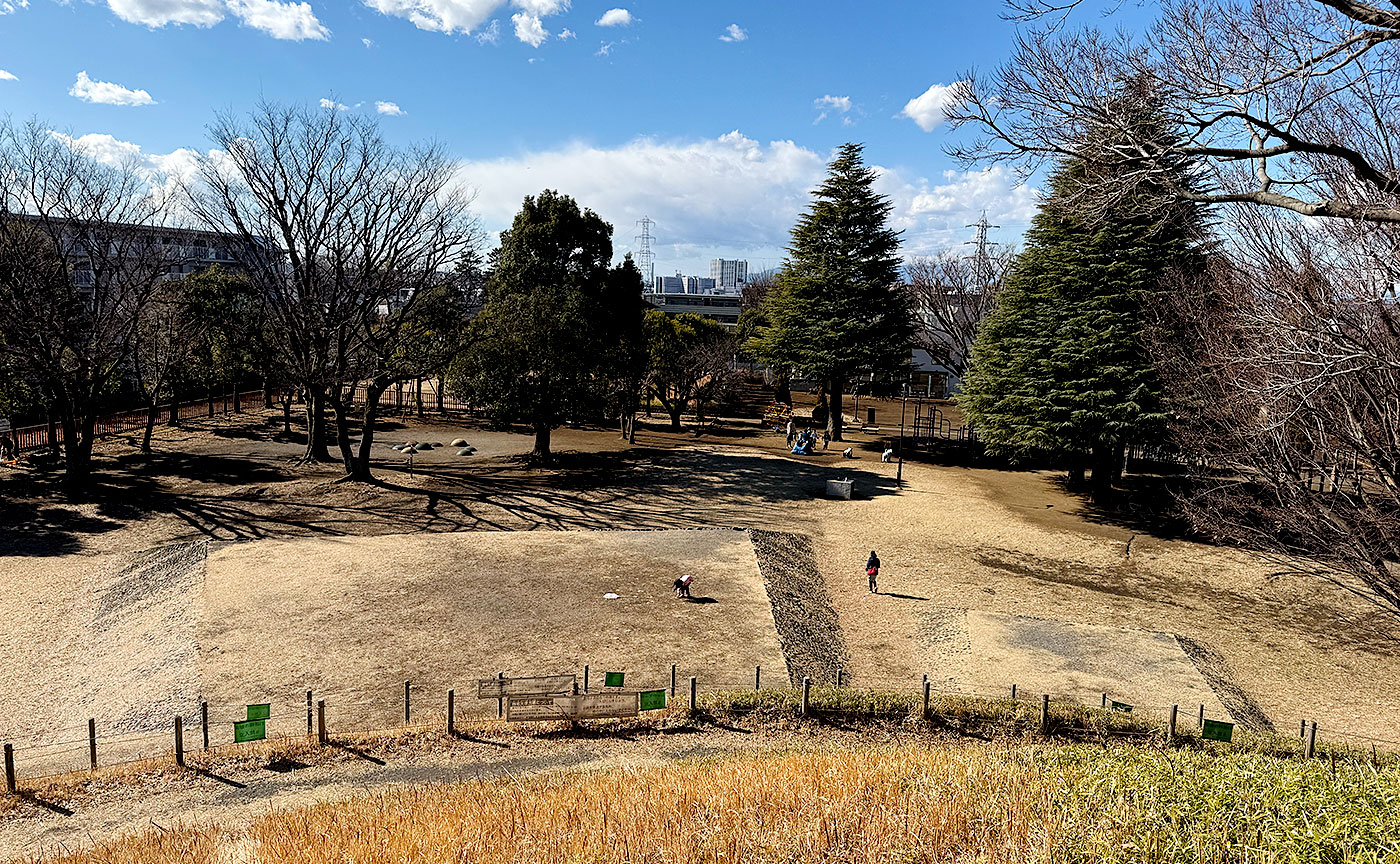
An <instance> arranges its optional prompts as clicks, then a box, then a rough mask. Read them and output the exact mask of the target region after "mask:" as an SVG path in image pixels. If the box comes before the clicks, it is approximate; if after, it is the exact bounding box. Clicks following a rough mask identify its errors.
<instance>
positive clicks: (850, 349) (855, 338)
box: [750, 144, 913, 441]
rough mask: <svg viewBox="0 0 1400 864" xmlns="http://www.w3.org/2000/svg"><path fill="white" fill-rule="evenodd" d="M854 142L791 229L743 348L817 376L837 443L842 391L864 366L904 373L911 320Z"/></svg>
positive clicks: (895, 237)
mask: <svg viewBox="0 0 1400 864" xmlns="http://www.w3.org/2000/svg"><path fill="white" fill-rule="evenodd" d="M862 150H863V148H862V147H861V145H859V144H845V145H843V146H842V147H841V148H840V150H839V151H838V152H837V154H836V158H835V159H834V160H832V162H831V165H830V166H829V168H828V173H827V178H826V180H825V181H824V182H823V183H822V185H821V186H820V187H818V189H817V190H816V192H814V193H813V201H812V205H811V207H809V208H808V210H807V212H806V213H804V214H803V215H802V217H801V218H800V219H799V220H798V222H797V225H796V226H795V227H794V228H793V230H792V242H791V244H790V245H789V246H788V258H787V260H786V261H785V262H784V264H783V268H782V270H781V271H780V272H779V274H778V277H777V280H776V284H775V285H774V287H773V289H772V290H771V291H769V292H768V295H767V297H765V298H764V301H763V307H762V315H761V323H760V324H759V326H758V328H757V329H758V332H757V334H756V335H755V336H754V338H753V340H752V341H751V342H750V347H751V349H752V350H753V351H754V352H755V353H756V354H757V355H758V356H759V357H760V358H762V359H763V360H764V361H765V362H767V363H769V364H770V365H773V366H775V367H777V368H778V369H780V370H789V369H791V370H796V371H797V372H798V373H799V374H800V375H802V376H805V377H809V378H816V379H817V380H819V381H821V382H823V386H824V388H825V392H826V394H827V397H828V401H829V405H830V411H829V412H828V413H827V421H826V422H827V430H828V432H829V433H830V435H831V440H833V441H840V440H842V435H841V420H842V418H841V395H842V393H843V392H844V391H845V387H846V384H847V382H849V381H850V380H851V378H852V377H853V376H854V375H856V374H858V373H864V372H870V373H873V374H875V375H877V376H882V377H896V378H899V379H900V380H902V375H903V373H904V372H905V370H907V369H908V366H909V359H910V346H911V344H912V339H913V316H912V311H911V305H910V303H909V298H908V295H907V294H906V293H905V292H904V290H903V288H902V286H901V284H900V274H899V232H897V231H893V230H891V229H890V228H889V226H888V225H887V220H888V218H889V214H890V210H891V209H892V207H893V205H892V204H891V203H890V201H889V199H888V198H886V197H884V196H882V195H880V194H878V193H877V192H876V191H875V189H874V184H875V179H876V177H877V174H876V172H875V170H874V169H872V168H869V167H867V166H866V165H865V164H864V162H863V161H862V158H861V157H862Z"/></svg>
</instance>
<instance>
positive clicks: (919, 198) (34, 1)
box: [0, 0, 1143, 275]
mask: <svg viewBox="0 0 1400 864" xmlns="http://www.w3.org/2000/svg"><path fill="white" fill-rule="evenodd" d="M1002 11H1003V10H1002V7H1001V5H1000V4H999V3H997V2H993V0H986V2H978V3H965V2H904V3H900V2H895V3H881V4H869V5H866V4H850V3H840V2H835V0H802V2H798V0H791V2H788V0H773V2H766V3H761V4H754V3H747V2H738V0H721V2H707V3H697V4H679V3H673V2H665V0H637V2H630V3H628V2H622V3H619V2H585V0H573V2H570V0H364V2H363V3H360V2H353V0H352V2H342V3H336V4H332V3H328V2H319V0H318V2H313V3H305V2H297V3H285V2H277V0H90V2H81V3H79V2H58V0H0V111H3V112H4V113H5V114H8V115H9V116H10V117H11V118H12V119H15V120H24V119H27V118H28V117H30V116H37V117H39V118H40V119H42V120H44V121H45V122H46V123H48V124H49V125H50V126H51V127H52V128H53V129H55V130H56V131H59V132H61V133H64V134H68V135H71V136H73V137H74V138H76V139H77V140H79V141H82V142H84V144H86V145H87V146H88V147H89V148H90V149H91V150H92V151H93V152H94V153H96V154H97V155H99V156H100V157H101V158H105V159H112V160H115V159H120V158H129V157H137V158H140V159H142V160H144V161H146V162H147V163H148V164H150V165H151V166H152V167H153V168H158V169H161V170H166V171H180V170H182V169H183V168H184V167H186V166H188V165H189V163H190V160H191V156H192V153H193V152H194V151H203V150H206V149H207V148H208V146H209V144H208V141H207V138H206V135H205V132H204V129H205V127H206V126H207V125H208V123H209V122H210V120H211V119H212V118H213V115H214V112H215V111H216V110H232V111H236V112H237V111H245V110H247V109H248V108H249V107H250V106H252V105H253V104H255V103H256V102H257V101H258V100H259V99H261V98H266V99H271V100H275V101H280V102H301V103H308V104H311V105H324V106H327V107H326V109H325V110H345V111H355V112H363V113H367V114H370V115H372V116H374V117H376V118H377V119H378V120H379V121H380V125H381V128H382V130H383V132H384V134H385V136H386V137H387V138H388V139H389V140H391V141H393V142H395V143H399V144H408V143H411V142H413V141H421V140H425V139H433V140H436V141H439V142H441V143H442V144H443V145H445V147H446V149H447V150H448V152H449V153H451V154H452V155H453V156H454V157H455V158H457V159H460V160H461V162H462V167H461V178H462V180H463V182H465V183H467V184H469V185H470V186H471V187H472V188H474V189H475V190H476V192H477V198H476V209H477V212H478V213H479V214H480V216H481V219H482V224H483V227H485V228H486V229H487V230H488V231H489V232H492V235H493V236H492V237H491V240H493V241H494V239H495V238H494V233H495V232H498V231H500V230H501V229H502V228H504V227H506V226H507V225H508V224H509V220H510V219H511V217H512V216H513V215H514V213H515V211H516V210H517V209H518V208H519V206H520V200H521V198H522V197H523V196H524V195H526V194H532V193H536V192H539V191H540V190H541V189H544V188H557V189H559V190H560V191H562V192H565V193H568V194H570V195H573V196H574V197H575V198H577V199H578V200H579V202H580V203H581V204H582V205H584V206H587V207H591V208H593V209H594V210H596V211H597V212H598V213H599V214H600V215H601V216H602V217H603V218H604V219H607V220H608V221H609V222H611V223H612V224H613V226H614V229H615V234H614V245H615V247H616V250H617V254H618V256H619V257H621V255H622V254H624V253H626V252H629V251H635V242H634V239H633V237H634V235H635V234H636V233H637V228H636V224H635V223H636V221H637V220H638V219H641V218H642V217H643V216H644V215H646V216H650V217H651V218H652V219H654V220H655V221H656V223H657V224H656V226H655V227H654V228H653V233H654V235H655V236H656V238H657V239H656V242H655V244H654V249H655V252H656V272H657V274H658V275H660V274H671V273H674V272H675V271H676V270H678V269H679V270H681V271H683V272H685V273H687V274H700V275H703V274H706V273H708V263H709V261H710V259H712V258H743V259H745V260H748V261H749V262H750V267H751V269H752V270H753V271H754V272H757V271H759V270H763V269H767V268H769V267H773V266H776V265H777V264H778V263H779V262H780V261H781V259H782V256H783V248H784V246H785V245H786V242H787V233H788V230H789V229H790V228H791V226H792V223H793V221H794V220H795V219H796V217H797V215H798V214H799V213H800V212H801V210H802V209H803V208H804V207H805V206H806V204H807V202H808V200H809V193H810V191H811V189H812V188H813V187H814V186H815V185H816V184H817V183H818V182H819V181H820V179H821V177H822V174H823V170H824V167H825V162H826V161H827V160H828V159H829V158H830V156H831V153H832V151H833V150H834V148H835V147H837V146H838V145H840V144H841V143H843V142H845V141H848V140H853V141H860V142H863V143H864V144H865V145H866V159H867V161H868V162H869V163H870V164H872V165H875V166H877V167H879V169H880V170H881V173H882V178H881V182H880V188H881V191H883V192H884V193H885V194H888V195H889V196H890V197H891V198H892V199H893V200H894V202H895V213H894V216H893V221H894V223H895V226H896V227H897V228H900V229H902V230H903V231H904V254H905V255H906V256H908V255H915V254H932V253H937V252H939V251H942V250H944V249H948V248H953V247H956V246H959V245H960V244H961V243H963V241H965V240H967V239H969V238H970V236H971V232H970V231H969V230H968V229H966V228H965V227H964V226H965V225H967V224H969V223H971V222H975V221H976V220H977V218H978V217H979V216H980V215H981V212H982V210H983V209H986V210H987V213H988V217H989V219H990V220H991V221H992V222H993V223H995V224H999V225H1001V226H1002V228H1001V230H1000V231H998V232H996V233H995V235H994V237H993V239H995V240H998V241H1001V242H1016V240H1017V239H1019V235H1020V233H1021V232H1022V231H1023V230H1024V229H1025V226H1026V223H1027V222H1028V221H1029V219H1030V216H1031V215H1032V213H1033V212H1034V208H1035V202H1036V192H1035V189H1034V188H1033V187H1034V183H1031V184H1029V185H1022V184H1020V183H1018V182H1017V180H1016V178H1015V177H1014V176H1012V175H1011V174H1010V173H1009V172H1008V171H1006V170H1004V169H1001V168H996V167H974V168H971V169H969V168H965V167H963V166H959V165H957V164H955V163H954V162H953V161H952V160H950V159H949V158H948V157H947V156H946V155H945V154H944V152H943V147H944V145H945V144H946V143H947V140H948V139H947V136H948V135H949V134H951V133H950V132H949V130H948V129H947V127H946V126H945V125H944V124H942V122H941V108H942V105H943V103H944V102H945V101H946V96H947V88H948V87H949V86H950V85H952V84H954V83H955V82H956V81H957V80H958V76H959V75H960V74H961V73H963V72H965V71H966V70H968V69H970V68H973V67H978V66H981V67H986V66H988V65H991V64H995V63H996V62H998V61H999V60H1000V59H1001V58H1003V57H1004V56H1005V55H1006V53H1007V51H1008V48H1009V43H1010V40H1011V39H1012V38H1013V37H1014V34H1015V32H1016V27H1017V25H1015V24H1012V23H1010V22H1008V21H1005V20H1003V19H1002V17H1001V13H1002ZM1126 14H1128V15H1130V16H1132V15H1138V16H1140V15H1141V14H1143V13H1141V12H1136V11H1133V10H1127V12H1126ZM957 134H966V133H957Z"/></svg>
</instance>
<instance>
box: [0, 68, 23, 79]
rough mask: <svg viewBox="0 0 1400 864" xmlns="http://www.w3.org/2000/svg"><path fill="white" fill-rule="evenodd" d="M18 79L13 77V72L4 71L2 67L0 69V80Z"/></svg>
mask: <svg viewBox="0 0 1400 864" xmlns="http://www.w3.org/2000/svg"><path fill="white" fill-rule="evenodd" d="M18 80H19V79H18V78H16V77H15V75H14V73H13V72H6V71H5V70H4V69H0V81H18Z"/></svg>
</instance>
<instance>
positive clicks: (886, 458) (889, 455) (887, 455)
mask: <svg viewBox="0 0 1400 864" xmlns="http://www.w3.org/2000/svg"><path fill="white" fill-rule="evenodd" d="M892 458H894V448H893V447H891V448H890V449H888V450H886V451H885V452H884V453H881V454H880V461H881V462H888V461H890V459H892Z"/></svg>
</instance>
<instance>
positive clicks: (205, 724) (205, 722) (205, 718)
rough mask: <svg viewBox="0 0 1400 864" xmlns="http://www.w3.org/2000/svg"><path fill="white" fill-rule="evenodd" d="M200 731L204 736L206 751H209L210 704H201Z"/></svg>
mask: <svg viewBox="0 0 1400 864" xmlns="http://www.w3.org/2000/svg"><path fill="white" fill-rule="evenodd" d="M199 729H200V731H201V732H202V733H203V734H204V749H205V750H208V749H209V703H208V702H200V703H199Z"/></svg>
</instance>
